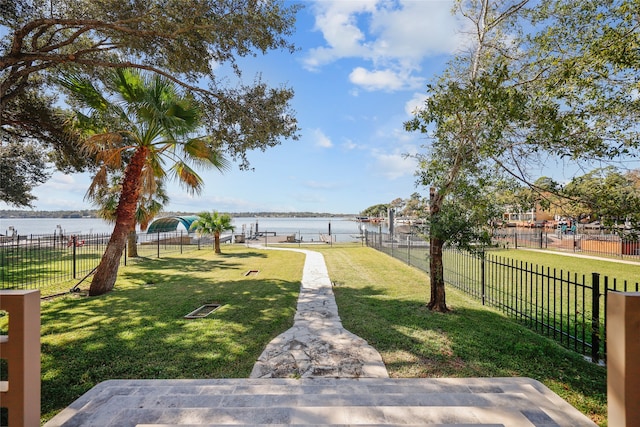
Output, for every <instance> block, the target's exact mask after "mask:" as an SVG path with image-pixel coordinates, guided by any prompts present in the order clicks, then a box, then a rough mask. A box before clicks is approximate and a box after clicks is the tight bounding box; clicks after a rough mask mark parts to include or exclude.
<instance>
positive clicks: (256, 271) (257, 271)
mask: <svg viewBox="0 0 640 427" xmlns="http://www.w3.org/2000/svg"><path fill="white" fill-rule="evenodd" d="M259 272H260V270H249V271H247V272H246V273H244V275H245V276H255V275H256V274H258V273H259Z"/></svg>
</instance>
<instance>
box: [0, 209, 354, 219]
mask: <svg viewBox="0 0 640 427" xmlns="http://www.w3.org/2000/svg"><path fill="white" fill-rule="evenodd" d="M198 213H199V212H162V213H160V214H159V215H158V217H164V216H185V215H198ZM221 213H228V214H229V215H231V216H232V217H236V218H237V217H261V218H292V217H294V218H340V217H350V216H356V215H357V214H346V213H341V214H333V213H327V212H221ZM9 218H65V219H67V218H96V219H99V218H100V217H99V216H98V211H96V210H88V209H87V210H70V211H21V210H0V219H9Z"/></svg>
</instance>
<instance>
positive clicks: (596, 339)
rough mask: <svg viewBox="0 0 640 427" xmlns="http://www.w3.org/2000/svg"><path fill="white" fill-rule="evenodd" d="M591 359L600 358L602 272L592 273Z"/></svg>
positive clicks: (594, 360)
mask: <svg viewBox="0 0 640 427" xmlns="http://www.w3.org/2000/svg"><path fill="white" fill-rule="evenodd" d="M591 313H592V315H591V361H592V362H593V363H598V361H599V360H600V274H599V273H591Z"/></svg>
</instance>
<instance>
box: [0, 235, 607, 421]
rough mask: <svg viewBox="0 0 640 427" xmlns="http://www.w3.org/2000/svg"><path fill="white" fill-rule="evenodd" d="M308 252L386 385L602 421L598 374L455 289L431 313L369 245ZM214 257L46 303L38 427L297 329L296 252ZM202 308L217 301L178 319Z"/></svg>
mask: <svg viewBox="0 0 640 427" xmlns="http://www.w3.org/2000/svg"><path fill="white" fill-rule="evenodd" d="M309 249H312V250H318V251H320V252H322V253H323V254H324V255H325V259H326V261H327V266H328V268H329V272H330V276H331V279H332V281H334V282H335V284H336V286H335V287H334V290H335V294H336V300H337V302H338V306H339V310H340V316H341V318H342V320H343V323H344V325H345V327H346V328H347V329H349V330H350V331H352V332H354V333H355V334H357V335H360V336H362V337H363V338H365V339H366V340H367V341H369V343H371V344H372V345H373V346H374V347H375V348H376V349H378V351H380V353H381V354H382V356H383V359H384V361H385V363H386V365H387V369H388V370H389V373H390V375H391V376H392V377H476V376H479V377H491V376H523V377H531V378H535V379H537V380H539V381H541V382H543V383H544V384H546V385H547V386H548V387H549V388H551V389H552V390H553V391H555V392H556V393H558V394H559V395H561V396H562V397H563V398H565V399H566V400H567V401H568V402H569V403H571V404H572V405H574V406H576V407H577V408H578V409H579V410H581V411H582V412H583V413H585V414H588V415H589V416H590V417H591V418H592V419H593V420H595V421H596V422H597V423H599V424H600V425H602V426H606V377H605V375H606V370H605V369H604V368H602V367H598V366H596V365H594V364H591V363H588V362H586V361H584V360H583V359H582V358H581V357H580V356H579V355H576V354H574V353H572V352H569V351H568V350H565V349H564V348H562V347H560V346H559V345H557V344H555V343H553V342H552V341H550V340H548V339H545V338H542V337H540V336H538V335H536V334H535V333H533V332H531V331H529V330H528V329H526V328H524V327H522V326H521V325H518V324H517V323H515V322H513V321H511V320H509V319H508V318H506V317H505V316H504V315H502V314H501V313H499V312H497V311H494V310H491V309H487V308H485V307H482V306H481V305H480V304H479V303H477V302H474V301H472V300H470V299H469V298H467V297H466V296H465V295H464V294H462V293H460V292H458V291H455V290H454V289H452V288H448V291H447V296H448V304H449V306H450V307H451V308H452V309H453V312H452V313H450V314H446V315H442V314H437V313H431V312H429V311H428V310H426V309H425V303H426V301H427V297H428V293H429V288H428V280H427V276H426V274H425V273H423V272H421V271H419V270H417V269H415V268H413V267H410V266H407V265H406V264H403V263H402V262H400V261H398V260H395V259H393V258H391V257H389V256H387V255H384V254H382V253H380V252H377V251H375V250H373V249H369V248H363V247H361V246H360V245H359V244H355V245H333V247H329V246H322V245H315V246H309ZM223 252H224V254H223V255H221V256H215V255H214V254H213V253H212V251H211V250H201V251H196V252H191V253H189V254H185V255H175V256H173V257H171V258H169V257H167V258H163V259H147V260H145V261H144V262H140V263H136V264H135V265H129V266H127V267H124V268H121V270H120V276H119V278H118V281H117V284H116V289H115V290H114V291H113V292H111V293H109V294H107V295H104V296H101V297H95V298H85V297H80V296H66V297H62V298H56V299H54V300H51V301H44V302H43V303H42V309H41V310H42V411H43V412H42V413H43V415H42V421H46V420H48V419H50V418H51V417H52V416H53V415H55V414H56V413H57V412H58V411H60V410H61V409H63V408H64V407H66V406H67V405H69V404H70V403H71V402H72V401H73V400H75V399H76V398H77V397H79V396H80V395H82V394H83V393H84V392H86V391H87V390H89V389H90V388H91V387H93V386H94V385H96V384H97V383H99V382H101V381H104V380H107V379H113V378H242V377H248V376H249V374H250V372H251V369H252V367H253V364H254V363H255V360H256V359H257V357H258V356H259V355H260V353H261V352H262V350H263V349H264V347H265V346H266V344H267V343H268V342H269V341H270V340H271V339H272V338H274V337H275V336H277V335H278V334H279V333H281V332H283V331H284V330H286V329H287V328H288V327H289V326H290V325H291V324H292V322H293V315H294V313H295V307H296V299H297V295H298V290H299V285H300V280H301V275H302V265H303V262H304V256H303V255H302V254H299V253H294V252H285V251H261V250H255V249H251V248H246V247H244V246H231V245H225V246H224V247H223ZM249 270H259V273H258V274H257V275H251V276H245V273H246V272H247V271H249ZM205 303H220V304H222V307H221V308H220V309H218V310H217V311H215V312H214V313H212V314H211V315H210V316H209V317H207V318H204V319H199V320H186V319H184V318H183V316H184V315H186V314H187V313H189V312H190V311H192V310H194V309H195V308H198V307H199V306H200V305H203V304H205ZM3 320H4V319H3V318H0V329H3V327H6V325H3V324H2V323H3ZM5 323H6V322H5Z"/></svg>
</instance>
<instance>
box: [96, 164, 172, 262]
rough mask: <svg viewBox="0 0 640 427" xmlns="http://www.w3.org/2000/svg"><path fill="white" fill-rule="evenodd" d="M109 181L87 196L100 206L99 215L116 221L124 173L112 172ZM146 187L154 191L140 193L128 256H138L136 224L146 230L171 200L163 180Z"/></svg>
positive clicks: (128, 241) (130, 233)
mask: <svg viewBox="0 0 640 427" xmlns="http://www.w3.org/2000/svg"><path fill="white" fill-rule="evenodd" d="M108 182H109V184H108V186H106V187H97V188H95V189H94V191H93V193H91V194H87V195H86V197H85V198H86V199H90V200H91V201H92V202H93V203H94V204H95V205H96V206H97V207H98V216H100V217H101V218H103V219H105V220H106V221H108V222H115V221H116V210H117V208H118V201H119V199H120V193H121V192H122V174H121V173H119V172H116V173H114V174H112V175H111V177H110V179H109V180H108ZM143 187H144V186H143ZM144 188H147V189H149V188H153V193H150V194H141V195H140V200H139V201H138V207H137V209H136V216H135V218H136V220H135V222H134V224H133V229H131V231H130V232H129V236H128V238H127V248H128V249H127V256H128V257H129V258H136V257H137V256H138V246H137V242H136V229H135V226H136V225H139V226H140V231H145V230H146V229H147V227H148V226H149V222H151V220H152V219H153V218H155V217H156V216H157V215H158V214H159V213H160V212H161V211H162V209H163V208H164V206H165V205H166V204H167V203H168V202H169V196H168V195H167V192H166V190H165V187H164V183H163V181H158V182H157V183H156V185H155V186H153V187H151V186H147V187H144Z"/></svg>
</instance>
